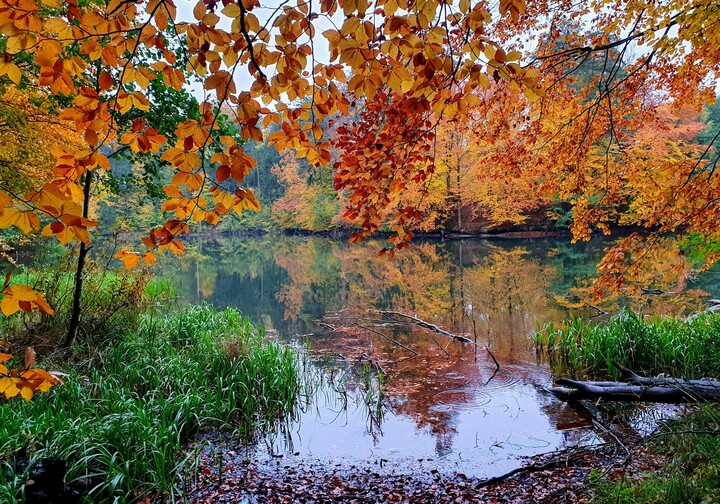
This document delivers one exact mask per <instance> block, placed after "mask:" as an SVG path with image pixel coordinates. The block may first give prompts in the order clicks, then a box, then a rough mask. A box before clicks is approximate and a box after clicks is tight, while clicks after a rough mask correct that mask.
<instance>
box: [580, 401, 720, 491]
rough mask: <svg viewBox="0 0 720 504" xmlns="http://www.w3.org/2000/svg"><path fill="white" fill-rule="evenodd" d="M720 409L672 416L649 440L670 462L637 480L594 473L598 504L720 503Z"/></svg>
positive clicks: (654, 449)
mask: <svg viewBox="0 0 720 504" xmlns="http://www.w3.org/2000/svg"><path fill="white" fill-rule="evenodd" d="M719 418H720V408H718V406H717V405H713V406H705V407H704V408H703V409H702V410H700V411H699V412H698V413H695V414H692V415H688V416H686V417H684V418H680V419H676V420H673V421H670V422H669V423H668V424H667V425H666V426H665V428H664V429H663V431H662V432H661V433H660V435H658V436H657V437H656V438H655V439H654V440H653V441H652V445H651V451H652V452H654V453H655V454H659V455H664V456H666V457H668V458H669V463H668V465H667V467H663V468H662V469H661V470H660V471H658V472H657V473H653V474H646V475H645V477H644V478H643V479H641V480H640V481H636V482H633V483H628V482H626V481H625V482H613V481H608V480H605V479H602V478H599V477H597V476H596V477H594V478H593V476H592V475H591V482H592V486H593V491H594V497H593V502H597V503H600V504H604V503H607V504H611V503H622V504H634V503H637V504H640V503H643V504H644V503H658V504H660V503H662V504H692V503H697V504H700V503H711V502H720V423H719V422H718V419H719Z"/></svg>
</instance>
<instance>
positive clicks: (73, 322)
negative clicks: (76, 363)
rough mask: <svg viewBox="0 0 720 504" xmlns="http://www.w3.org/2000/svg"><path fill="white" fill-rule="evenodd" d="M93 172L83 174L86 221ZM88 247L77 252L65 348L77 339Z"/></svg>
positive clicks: (84, 245)
mask: <svg viewBox="0 0 720 504" xmlns="http://www.w3.org/2000/svg"><path fill="white" fill-rule="evenodd" d="M92 179H93V172H91V171H88V172H86V173H85V184H84V185H83V218H84V219H87V218H88V214H89V211H90V190H91V189H92ZM89 250H90V247H89V246H88V245H86V244H85V243H83V242H80V251H79V252H78V261H77V268H76V269H75V285H74V292H73V300H72V311H71V313H70V325H69V326H68V332H67V335H66V336H65V343H64V346H65V348H68V347H70V346H72V344H73V343H74V342H75V338H76V337H77V333H78V328H79V327H80V310H81V308H82V307H81V306H80V302H81V298H82V286H83V272H84V270H85V258H86V256H87V253H88V251H89Z"/></svg>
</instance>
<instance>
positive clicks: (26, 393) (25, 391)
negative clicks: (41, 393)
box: [20, 387, 33, 402]
mask: <svg viewBox="0 0 720 504" xmlns="http://www.w3.org/2000/svg"><path fill="white" fill-rule="evenodd" d="M20 395H21V396H22V398H23V399H25V402H27V401H29V400H30V399H32V396H33V390H32V389H31V388H30V387H22V388H21V389H20Z"/></svg>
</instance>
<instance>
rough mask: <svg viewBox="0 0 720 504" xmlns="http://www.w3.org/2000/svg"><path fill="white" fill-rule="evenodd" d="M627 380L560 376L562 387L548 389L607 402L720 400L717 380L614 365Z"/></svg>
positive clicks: (566, 396) (568, 397) (567, 398)
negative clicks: (660, 374) (644, 373)
mask: <svg viewBox="0 0 720 504" xmlns="http://www.w3.org/2000/svg"><path fill="white" fill-rule="evenodd" d="M615 367H616V368H617V369H618V370H619V371H620V372H621V373H622V375H623V377H624V378H625V379H626V380H627V381H626V382H608V381H579V380H570V379H568V378H560V379H559V380H558V381H557V383H558V385H562V387H552V388H550V389H549V390H550V392H552V393H553V394H555V395H556V396H557V397H559V398H560V399H563V400H565V401H571V400H581V399H605V400H609V401H642V402H659V403H668V404H679V403H689V402H693V403H694V402H720V381H716V380H709V379H703V380H685V379H681V378H662V377H658V378H648V377H645V376H640V375H638V374H636V373H634V372H632V371H631V370H629V369H627V368H626V367H624V366H621V365H619V364H615Z"/></svg>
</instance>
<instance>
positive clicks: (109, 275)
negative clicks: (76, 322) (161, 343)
mask: <svg viewBox="0 0 720 504" xmlns="http://www.w3.org/2000/svg"><path fill="white" fill-rule="evenodd" d="M68 260H69V259H68V258H64V259H61V260H60V261H59V263H58V265H57V267H55V268H43V269H41V270H34V269H25V268H22V269H21V270H20V271H18V272H16V273H15V274H14V275H13V277H12V283H22V284H25V285H28V286H30V287H32V288H33V289H35V290H37V291H39V292H41V293H43V294H44V296H45V298H46V300H47V302H48V303H49V304H50V306H51V307H52V308H53V310H54V311H55V315H53V316H50V315H45V314H42V313H40V312H38V311H34V312H32V313H19V314H18V315H15V316H12V317H9V318H5V317H0V330H2V333H3V335H4V338H3V339H6V340H8V341H9V342H12V343H15V344H16V345H17V346H19V347H23V346H26V345H30V344H33V345H38V344H39V345H42V346H57V345H58V344H59V343H60V342H61V341H62V340H63V338H64V336H65V332H66V331H67V327H68V323H69V320H70V314H71V304H72V298H73V291H74V286H75V284H74V281H75V273H74V271H73V265H72V264H71V263H68ZM175 295H176V293H175V289H174V286H173V285H172V284H171V282H170V281H168V280H167V279H158V278H154V277H152V276H151V275H150V274H149V273H148V272H141V273H136V272H126V271H114V270H110V269H108V268H106V267H103V266H102V265H100V264H99V263H97V262H93V261H89V262H88V263H87V266H86V268H85V274H84V282H83V292H82V298H81V306H82V311H81V318H80V331H79V338H78V340H77V341H78V343H80V344H91V345H92V344H98V345H99V344H103V343H104V342H105V341H107V340H108V339H111V338H113V337H119V336H120V335H121V333H122V332H123V331H125V330H126V329H129V328H130V327H131V326H137V322H138V320H139V316H140V314H141V313H142V312H143V311H144V310H145V309H147V308H148V306H153V305H158V304H162V303H167V302H168V301H169V300H171V299H173V298H174V297H175Z"/></svg>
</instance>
